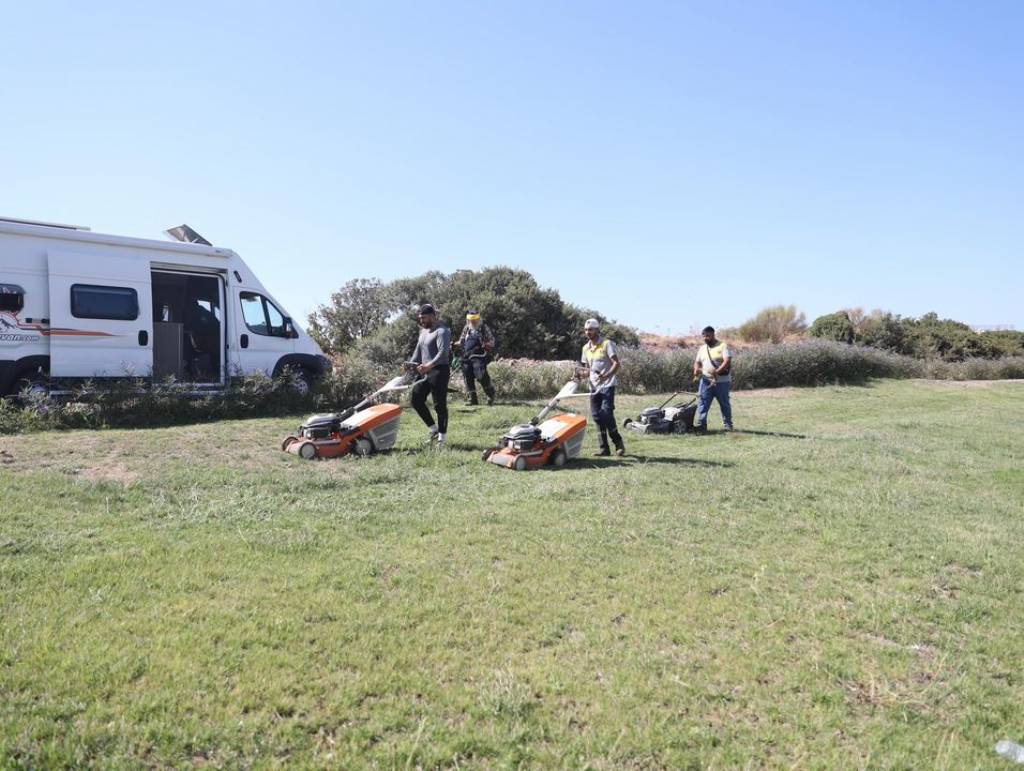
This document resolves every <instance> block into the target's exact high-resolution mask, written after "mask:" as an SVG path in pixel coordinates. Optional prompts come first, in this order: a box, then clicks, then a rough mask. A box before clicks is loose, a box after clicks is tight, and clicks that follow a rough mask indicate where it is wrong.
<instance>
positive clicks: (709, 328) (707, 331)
mask: <svg viewBox="0 0 1024 771" xmlns="http://www.w3.org/2000/svg"><path fill="white" fill-rule="evenodd" d="M700 333H701V334H702V335H707V334H712V335H713V334H715V328H714V327H712V326H707V327H704V329H702V330H701V331H700Z"/></svg>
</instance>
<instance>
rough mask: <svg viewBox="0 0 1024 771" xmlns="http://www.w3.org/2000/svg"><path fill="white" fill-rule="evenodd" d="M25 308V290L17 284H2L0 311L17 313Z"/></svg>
mask: <svg viewBox="0 0 1024 771" xmlns="http://www.w3.org/2000/svg"><path fill="white" fill-rule="evenodd" d="M24 307H25V290H24V289H22V288H21V287H20V286H18V285H17V284H0V311H7V312H8V313H17V312H18V311H20V310H21V309H22V308H24Z"/></svg>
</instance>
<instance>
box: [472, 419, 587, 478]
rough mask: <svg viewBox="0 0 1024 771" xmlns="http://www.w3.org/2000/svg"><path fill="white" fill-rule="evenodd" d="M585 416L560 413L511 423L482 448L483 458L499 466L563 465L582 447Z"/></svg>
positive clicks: (523, 467) (526, 467) (529, 467)
mask: <svg viewBox="0 0 1024 771" xmlns="http://www.w3.org/2000/svg"><path fill="white" fill-rule="evenodd" d="M586 428H587V419H586V418H585V417H583V416H582V415H570V414H562V415H556V416H555V417H553V418H548V419H547V420H545V421H544V422H543V423H540V424H539V425H534V424H532V423H521V424H519V425H516V426H512V428H510V429H509V430H508V432H507V433H506V434H505V435H504V436H502V437H501V438H500V439H499V440H498V445H497V446H496V447H492V448H490V449H488V450H485V451H484V454H483V458H484V460H487V461H490V462H491V463H494V464H496V465H498V466H504V467H505V468H510V469H515V470H516V471H525V470H526V469H534V468H539V467H540V466H546V465H548V464H551V465H552V466H563V465H565V462H566V461H567V460H569V459H570V458H575V457H577V456H578V455H579V454H580V451H581V450H582V449H583V437H584V434H585V433H586Z"/></svg>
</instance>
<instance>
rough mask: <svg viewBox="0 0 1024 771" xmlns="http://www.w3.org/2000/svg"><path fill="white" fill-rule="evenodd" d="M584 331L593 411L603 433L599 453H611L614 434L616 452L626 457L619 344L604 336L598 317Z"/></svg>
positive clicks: (585, 364) (584, 357)
mask: <svg viewBox="0 0 1024 771" xmlns="http://www.w3.org/2000/svg"><path fill="white" fill-rule="evenodd" d="M583 331H584V333H585V334H586V336H587V344H586V345H584V346H583V354H582V356H581V357H580V364H581V365H583V367H584V369H585V370H586V372H587V374H588V375H589V376H590V391H591V395H590V414H591V416H593V418H594V422H595V423H597V430H598V431H599V432H600V436H601V447H600V449H599V450H598V451H597V452H596V453H595V454H596V455H611V451H610V450H609V448H608V436H609V435H611V438H612V442H614V444H615V454H616V455H619V456H622V455H625V454H626V445H625V444H624V443H623V442H622V435H621V434H620V433H619V430H618V429H617V428H616V427H615V386H616V385H617V383H618V378H617V377H616V373H617V372H618V371H619V369H620V368H621V366H622V365H621V363H620V362H619V355H618V354H617V353H616V352H615V343H613V342H612V341H611V340H608V339H606V338H603V337H601V325H600V324H599V323H598V321H597V319H587V322H586V323H585V324H584V325H583Z"/></svg>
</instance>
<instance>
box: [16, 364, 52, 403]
mask: <svg viewBox="0 0 1024 771" xmlns="http://www.w3.org/2000/svg"><path fill="white" fill-rule="evenodd" d="M12 393H13V394H14V396H15V397H17V399H18V401H20V402H21V403H22V404H34V403H36V402H39V401H41V400H43V399H45V398H46V397H47V396H49V394H50V382H49V378H48V377H47V376H46V373H45V372H43V371H42V370H36V371H35V372H29V373H26V374H24V375H22V376H21V377H20V378H18V380H17V382H16V383H15V384H14V391H13V392H12Z"/></svg>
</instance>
